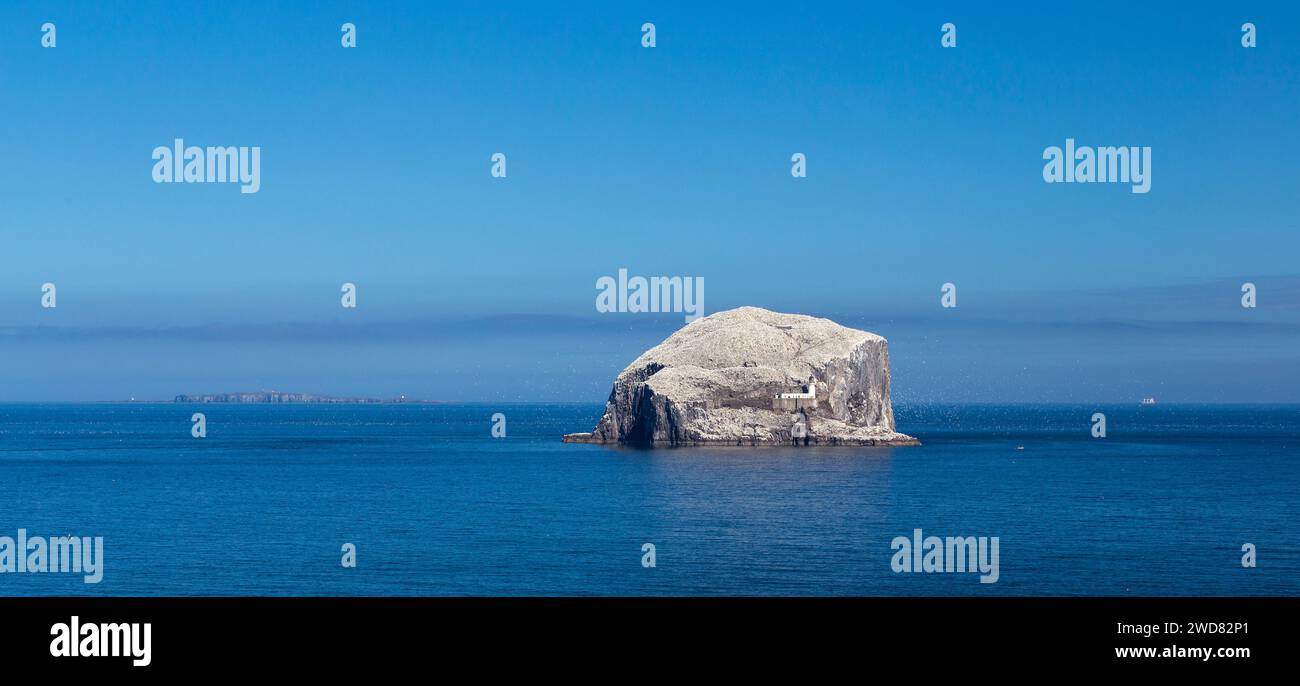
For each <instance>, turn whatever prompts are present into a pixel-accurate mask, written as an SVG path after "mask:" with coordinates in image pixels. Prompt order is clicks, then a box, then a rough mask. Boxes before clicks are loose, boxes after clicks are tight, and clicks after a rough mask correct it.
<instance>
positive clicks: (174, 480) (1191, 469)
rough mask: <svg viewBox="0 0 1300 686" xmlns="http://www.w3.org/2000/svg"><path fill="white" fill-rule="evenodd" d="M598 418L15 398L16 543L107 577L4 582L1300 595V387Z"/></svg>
mask: <svg viewBox="0 0 1300 686" xmlns="http://www.w3.org/2000/svg"><path fill="white" fill-rule="evenodd" d="M196 411H201V412H204V413H205V414H206V416H207V429H208V435H207V437H206V438H201V439H196V438H193V437H191V435H190V428H191V422H190V416H191V414H192V413H193V412H196ZM601 411H602V407H601V406H600V405H477V404H472V405H340V406H323V405H283V406H266V405H204V406H193V405H181V404H9V405H0V536H9V537H16V536H17V530H18V529H19V528H23V529H26V530H27V535H28V536H61V535H77V536H102V537H103V538H104V576H103V580H102V582H100V583H99V584H93V585H90V584H85V583H84V582H83V581H82V576H81V575H79V574H49V573H46V574H33V573H6V574H0V595H81V594H93V595H676V596H691V595H1296V594H1298V593H1300V528H1298V527H1300V459H1297V458H1298V457H1300V406H1187V405H1183V406H1173V405H1170V406H1166V405H1156V406H1147V407H1141V406H1138V405H1136V404H1135V405H1125V406H1110V407H1106V406H1102V407H1097V406H1088V407H1082V406H1078V407H1072V406H1064V405H1040V406H979V405H970V406H905V405H904V406H899V407H897V408H896V414H897V420H898V428H899V430H900V431H904V432H907V433H910V434H912V435H915V436H917V437H919V438H920V439H921V440H922V441H923V443H924V445H922V446H920V447H906V448H794V447H788V448H766V449H747V448H716V447H711V448H679V449H657V450H645V449H629V448H615V447H605V446H593V445H567V444H564V443H562V442H560V435H561V434H563V433H566V432H572V431H586V430H590V429H591V427H592V426H594V425H595V423H596V420H597V419H598V418H599V416H600V414H601ZM1099 411H1100V412H1104V413H1105V414H1106V420H1107V433H1108V435H1107V437H1106V438H1093V437H1092V436H1091V433H1090V429H1091V422H1090V418H1091V416H1092V414H1093V413H1094V412H1099ZM496 412H501V413H504V414H505V416H506V434H507V435H506V437H504V438H493V437H491V434H490V430H491V426H492V415H493V414H494V413H496ZM1021 446H1023V449H1019V448H1020V447H1021ZM915 529H921V530H922V531H923V535H925V536H930V535H935V536H941V537H947V536H976V537H980V536H986V537H998V540H999V578H998V581H997V582H996V583H989V584H981V583H980V582H979V575H978V574H972V573H967V574H962V573H930V574H927V573H895V572H894V570H893V568H892V567H891V559H892V558H893V555H894V550H893V548H892V547H891V541H893V539H895V538H896V537H899V536H903V537H909V538H910V537H911V536H912V535H913V531H914V530H915ZM345 543H351V544H353V545H355V547H356V551H357V565H356V567H355V568H344V567H343V566H342V565H341V564H340V561H341V558H342V553H341V550H342V546H343V544H345ZM646 543H651V544H653V545H654V546H655V566H654V567H649V568H648V567H644V566H643V564H642V561H643V544H646ZM1246 543H1250V544H1253V545H1254V546H1255V548H1256V555H1257V566H1256V567H1254V568H1245V567H1243V566H1242V564H1241V560H1242V556H1243V552H1242V546H1243V545H1244V544H1246Z"/></svg>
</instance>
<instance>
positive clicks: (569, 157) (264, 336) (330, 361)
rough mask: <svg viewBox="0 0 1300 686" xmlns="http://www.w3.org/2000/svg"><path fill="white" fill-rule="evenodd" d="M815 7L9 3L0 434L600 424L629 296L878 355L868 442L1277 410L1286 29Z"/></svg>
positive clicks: (980, 10) (958, 9)
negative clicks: (1105, 166)
mask: <svg viewBox="0 0 1300 686" xmlns="http://www.w3.org/2000/svg"><path fill="white" fill-rule="evenodd" d="M811 5H812V6H803V5H802V4H793V3H792V4H790V5H788V6H771V7H769V6H768V5H767V3H741V2H720V3H685V2H683V3H666V2H653V3H651V2H629V3H608V2H604V3H601V2H568V3H561V4H548V5H543V4H542V3H535V2H500V3H484V2H449V3H444V2H385V3H375V2H314V3H301V2H253V1H247V2H245V1H241V0H231V1H228V2H222V3H202V4H197V3H175V2H147V1H146V2H131V3H115V2H105V3H85V2H39V3H38V2H27V1H24V0H17V1H15V0H6V2H4V3H3V5H0V124H2V125H3V126H2V127H0V130H2V131H3V133H4V135H3V136H0V155H3V159H4V163H3V164H0V402H3V401H48V400H74V401H83V400H121V399H127V398H132V397H134V398H140V399H144V398H148V399H169V398H171V397H172V396H174V395H176V394H179V393H212V392H230V391H248V390H259V389H277V390H282V391H302V392H314V393H323V394H333V395H359V396H369V397H394V396H397V395H403V394H404V395H406V396H408V397H413V398H426V399H443V400H460V401H512V402H518V401H539V402H542V401H545V402H557V401H571V402H601V401H603V400H604V399H605V397H606V396H607V395H608V392H609V386H610V383H611V381H612V379H613V377H614V376H615V375H616V374H617V373H618V371H619V370H621V369H622V368H623V367H624V366H625V365H626V364H627V363H628V362H630V361H631V360H632V359H634V358H635V357H636V356H637V355H639V354H640V353H641V352H642V351H644V350H645V349H646V348H648V347H650V346H652V345H654V344H655V343H657V342H659V341H660V340H662V339H663V338H664V337H665V336H667V335H669V334H670V333H671V332H672V331H674V330H675V329H677V328H679V327H680V326H682V325H683V323H684V322H683V316H682V314H681V313H602V312H598V311H597V310H596V307H595V299H596V295H597V291H596V288H595V283H596V280H597V279H598V278H600V277H601V276H606V275H615V274H616V273H617V271H618V270H619V269H620V268H626V269H628V271H629V272H630V273H631V274H634V275H638V274H639V275H645V276H650V275H680V276H686V277H693V278H696V279H703V280H704V282H705V284H706V288H705V300H704V307H705V313H706V314H707V313H710V312H717V311H720V310H724V309H729V308H732V307H737V306H742V305H755V306H761V307H767V308H770V309H775V310H780V311H786V312H798V313H804V314H812V315H817V316H825V317H830V318H832V319H834V320H835V321H838V322H840V323H842V324H845V325H848V326H854V327H859V328H866V329H868V330H871V331H874V332H876V333H879V334H881V335H884V336H885V337H886V338H888V339H889V341H890V352H891V358H892V363H893V372H894V385H893V387H894V399H895V401H896V402H1083V403H1089V402H1128V401H1136V399H1138V398H1140V397H1146V396H1155V397H1157V398H1158V399H1160V400H1161V401H1162V402H1165V401H1168V402H1300V231H1298V229H1300V219H1298V218H1297V217H1298V212H1297V210H1300V170H1298V169H1297V160H1298V159H1300V156H1298V154H1297V153H1300V141H1298V137H1297V130H1298V126H1297V124H1298V120H1297V111H1298V108H1297V105H1298V104H1300V45H1297V41H1296V40H1295V38H1294V34H1295V30H1296V27H1297V26H1300V6H1297V5H1296V4H1295V3H1289V2H1285V3H1284V2H1278V3H1253V2H1241V3H1172V2H1168V3H1140V4H1134V3H1122V2H1096V3H1075V4H1074V6H1072V7H1050V8H1049V7H1047V6H1038V5H1029V4H1025V5H1020V4H1009V3H1008V4H1005V6H1003V5H992V4H990V5H988V6H980V5H976V4H974V3H911V4H910V5H917V6H902V3H894V4H889V5H879V6H878V5H876V4H874V3H858V2H855V3H836V2H825V3H812V4H811ZM46 22H52V23H54V24H55V26H56V31H57V33H56V36H57V46H56V47H54V48H44V47H42V45H41V38H42V29H41V26H42V24H44V23H46ZM345 22H351V23H353V24H354V25H355V26H356V28H357V33H356V38H357V44H356V47H355V48H344V47H342V46H341V44H340V37H341V35H342V34H341V32H340V26H341V25H342V24H343V23H345ZM646 22H652V23H654V24H655V32H656V45H655V47H653V48H645V47H643V46H642V31H641V27H642V25H643V24H644V23H646ZM945 22H952V23H953V24H954V25H955V26H956V30H957V46H956V47H955V48H948V49H945V48H943V47H941V45H940V39H941V30H940V27H941V25H943V24H944V23H945ZM1245 22H1253V23H1254V24H1255V25H1256V27H1257V40H1258V44H1257V47H1254V48H1243V47H1242V45H1241V36H1242V33H1241V25H1242V24H1243V23H1245ZM176 138H183V139H184V140H185V141H186V143H187V144H189V145H199V146H228V145H229V146H259V147H260V148H261V174H260V176H261V187H260V190H259V192H257V193H255V194H242V193H240V192H239V190H238V186H236V185H231V184H219V183H218V184H165V183H163V184H159V183H154V181H153V179H152V176H151V172H152V169H153V165H154V160H153V159H152V157H151V153H152V151H153V149H154V148H155V147H157V146H170V145H171V144H172V141H173V140H174V139H176ZM1067 138H1073V139H1075V140H1076V141H1077V142H1078V144H1079V145H1092V146H1111V145H1114V146H1121V145H1122V146H1140V147H1141V146H1149V147H1150V148H1151V150H1152V153H1151V156H1152V169H1151V174H1152V183H1151V190H1150V192H1149V193H1146V194H1135V193H1132V192H1130V190H1129V187H1128V185H1125V184H1048V183H1045V182H1044V180H1043V175H1042V173H1043V164H1044V161H1043V151H1044V149H1045V148H1047V147H1049V146H1063V145H1064V143H1065V140H1066V139H1067ZM497 152H501V153H504V154H505V155H506V156H507V159H508V166H507V175H506V177H505V178H493V176H492V175H491V173H490V169H491V161H490V158H491V156H492V155H493V154H494V153H497ZM796 152H798V153H803V154H804V155H805V156H806V159H807V176H806V178H794V177H793V176H792V175H791V155H792V154H794V153H796ZM46 282H50V283H54V284H56V286H57V298H58V299H57V307H55V308H43V307H41V287H42V284H44V283H46ZM344 282H350V283H354V284H356V287H357V307H356V308H355V309H345V308H343V307H342V306H341V305H340V286H341V284H342V283H344ZM1244 282H1251V283H1254V284H1256V287H1257V289H1258V306H1257V307H1256V308H1253V309H1246V308H1243V307H1242V306H1241V303H1240V299H1241V285H1242V283H1244ZM945 283H952V284H955V285H956V286H957V307H956V308H951V309H949V308H943V307H942V306H941V304H940V297H941V292H940V289H941V286H942V284H945Z"/></svg>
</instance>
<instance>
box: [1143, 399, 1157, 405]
mask: <svg viewBox="0 0 1300 686" xmlns="http://www.w3.org/2000/svg"><path fill="white" fill-rule="evenodd" d="M1142 404H1143V405H1154V404H1156V399H1155V398H1143V399H1142Z"/></svg>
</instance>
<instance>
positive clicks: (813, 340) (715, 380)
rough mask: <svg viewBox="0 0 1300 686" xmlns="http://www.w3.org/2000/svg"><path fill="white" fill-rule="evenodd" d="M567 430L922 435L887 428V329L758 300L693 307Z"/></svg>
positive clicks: (868, 439)
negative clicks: (697, 311) (596, 417)
mask: <svg viewBox="0 0 1300 686" xmlns="http://www.w3.org/2000/svg"><path fill="white" fill-rule="evenodd" d="M564 441H565V442H566V443H624V444H641V445H652V446H659V445H664V446H669V445H671V446H680V445H747V446H748V445H754V446H758V445H791V444H797V445H855V446H862V445H880V446H893V445H919V444H920V442H919V441H918V440H916V439H915V438H913V437H911V436H908V435H906V434H901V433H898V432H897V431H895V430H894V409H893V405H892V403H891V402H890V398H889V349H888V345H887V343H886V342H885V339H884V338H882V337H881V336H877V335H876V334H873V333H868V332H866V331H859V330H856V329H850V328H848V327H844V326H840V325H839V324H836V323H835V322H832V321H830V320H829V319H821V318H817V317H809V316H806V315H799V314H782V313H779V312H772V311H770V310H765V309H762V308H758V307H741V308H737V309H734V310H727V311H724V312H717V313H715V314H711V315H709V316H707V317H704V318H702V319H698V320H696V321H693V322H691V323H690V324H687V325H686V326H684V327H682V328H681V329H679V330H678V331H677V332H676V333H674V334H673V335H671V336H669V337H668V338H667V339H665V340H664V342H662V343H660V344H659V345H657V346H655V347H653V348H651V349H649V350H647V351H646V352H645V353H643V354H642V355H641V356H640V357H638V358H637V359H636V360H634V361H633V362H632V364H630V365H628V366H627V368H625V369H624V370H623V371H622V372H621V373H620V374H619V375H618V378H617V379H615V380H614V388H613V390H611V391H610V394H609V400H608V402H606V403H605V414H604V416H602V417H601V418H600V422H599V423H598V424H597V425H596V428H595V429H594V430H592V431H591V432H590V433H573V434H567V435H565V436H564Z"/></svg>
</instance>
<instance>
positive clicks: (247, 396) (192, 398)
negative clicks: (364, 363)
mask: <svg viewBox="0 0 1300 686" xmlns="http://www.w3.org/2000/svg"><path fill="white" fill-rule="evenodd" d="M172 402H176V403H242V404H248V405H256V404H306V405H382V404H400V403H410V404H441V403H443V402H445V401H441V400H412V399H410V398H407V397H406V396H404V395H403V396H399V397H397V398H391V399H388V400H383V399H380V398H348V397H338V396H332V395H316V394H314V393H281V392H279V391H256V392H253V393H213V394H206V395H190V394H181V395H178V396H176V397H175V398H174V399H172Z"/></svg>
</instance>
